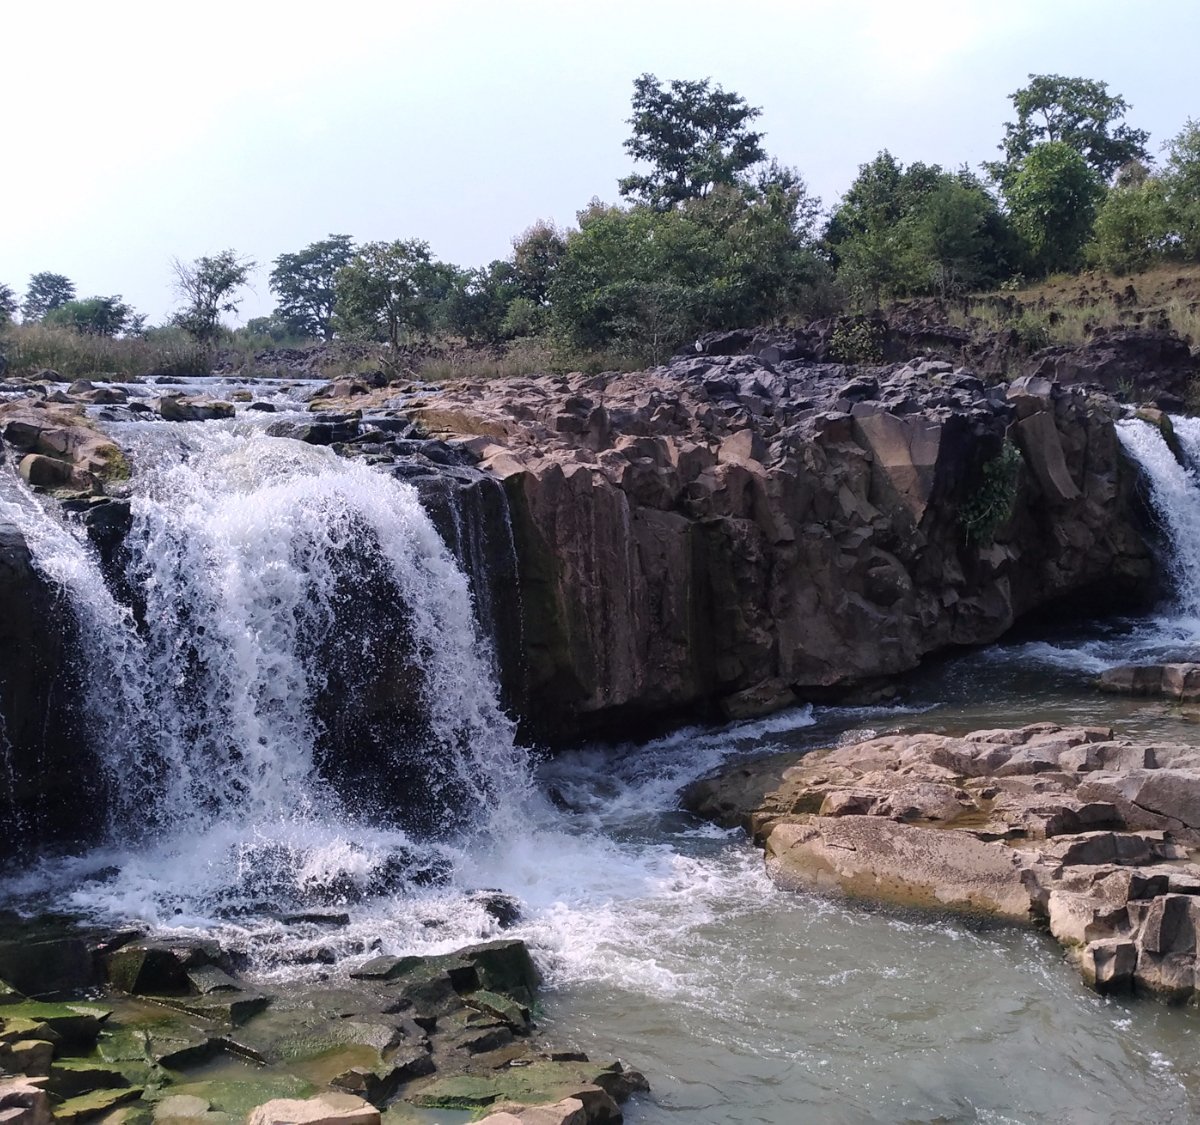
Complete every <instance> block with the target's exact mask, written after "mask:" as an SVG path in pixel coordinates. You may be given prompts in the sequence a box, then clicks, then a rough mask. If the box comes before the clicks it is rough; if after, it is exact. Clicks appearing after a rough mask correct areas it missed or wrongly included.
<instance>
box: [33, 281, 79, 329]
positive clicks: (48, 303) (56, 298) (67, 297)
mask: <svg viewBox="0 0 1200 1125" xmlns="http://www.w3.org/2000/svg"><path fill="white" fill-rule="evenodd" d="M74 299H75V285H74V283H73V282H72V281H71V280H70V279H69V278H67V277H64V276H63V275H62V274H61V273H35V274H34V275H33V276H32V277H31V278H30V279H29V288H28V289H26V290H25V302H24V304H22V305H21V317H22V318H23V319H24V320H41V319H42V317H44V316H45V315H46V314H47V313H48V312H50V311H51V309H56V308H58V306H59V305H63V304H66V303H67V301H72V300H74Z"/></svg>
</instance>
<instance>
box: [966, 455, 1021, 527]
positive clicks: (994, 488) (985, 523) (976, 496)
mask: <svg viewBox="0 0 1200 1125" xmlns="http://www.w3.org/2000/svg"><path fill="white" fill-rule="evenodd" d="M1020 470H1021V451H1020V450H1019V449H1018V448H1017V447H1016V445H1014V444H1013V443H1012V442H1011V441H1009V440H1008V439H1007V438H1006V439H1005V441H1004V445H1003V446H1002V448H1001V450H1000V452H999V453H998V454H997V455H996V456H995V457H993V458H992V459H991V460H990V461H987V462H985V463H984V466H983V470H982V474H981V476H982V479H981V480H980V482H979V486H978V487H977V488H976V489H975V491H974V492H973V493H972V494H971V496H969V497H968V498H967V501H966V503H965V504H963V506H962V508H961V509H960V511H959V515H958V519H959V523H960V524H961V525H962V529H963V536H964V538H965V539H966V541H967V542H968V543H971V544H975V545H977V546H984V545H986V544H988V543H990V542H991V541H992V539H993V538H994V537H995V534H996V532H997V531H998V530H999V529H1000V528H1001V527H1002V526H1003V525H1004V524H1005V523H1007V522H1008V520H1009V519H1010V518H1011V516H1012V514H1013V506H1014V504H1015V503H1016V500H1017V477H1018V475H1019V473H1020Z"/></svg>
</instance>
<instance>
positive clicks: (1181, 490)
mask: <svg viewBox="0 0 1200 1125" xmlns="http://www.w3.org/2000/svg"><path fill="white" fill-rule="evenodd" d="M1172 422H1173V424H1174V427H1175V433H1176V435H1177V436H1178V438H1179V442H1180V446H1181V447H1182V449H1183V451H1184V453H1185V456H1186V458H1187V460H1188V461H1190V462H1191V464H1190V465H1182V464H1180V462H1179V460H1178V459H1177V458H1176V456H1175V454H1174V453H1173V452H1172V451H1171V449H1170V447H1169V446H1168V445H1167V442H1166V440H1165V439H1164V437H1163V435H1162V432H1161V431H1160V430H1159V429H1158V427H1157V426H1154V425H1151V424H1150V423H1149V422H1146V421H1143V420H1141V419H1137V418H1129V419H1124V420H1122V421H1120V422H1118V423H1117V434H1118V436H1119V437H1120V439H1121V444H1122V445H1123V446H1124V448H1125V451H1126V452H1127V453H1128V454H1129V456H1130V457H1131V458H1132V459H1133V460H1134V461H1136V462H1137V463H1138V464H1139V465H1140V466H1141V469H1142V472H1143V473H1144V475H1145V479H1146V484H1147V487H1148V490H1149V494H1150V503H1151V506H1152V508H1153V511H1154V514H1155V517H1156V518H1157V520H1158V522H1159V524H1160V525H1161V527H1162V530H1163V533H1164V536H1165V538H1166V544H1167V556H1166V559H1165V562H1166V566H1167V570H1168V573H1169V575H1170V578H1171V584H1172V589H1173V595H1174V606H1173V608H1174V610H1175V612H1176V614H1178V615H1182V616H1185V617H1188V618H1200V470H1198V469H1197V467H1196V466H1197V465H1200V419H1195V418H1174V419H1172Z"/></svg>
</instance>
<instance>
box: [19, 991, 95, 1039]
mask: <svg viewBox="0 0 1200 1125" xmlns="http://www.w3.org/2000/svg"><path fill="white" fill-rule="evenodd" d="M111 1015H112V1009H111V1008H105V1007H102V1006H100V1005H98V1004H43V1003H40V1002H38V1001H35V1000H27V1001H25V1002H24V1003H22V1004H8V1005H6V1006H5V1008H4V1015H3V1019H4V1021H5V1026H6V1027H7V1026H8V1025H9V1022H10V1021H11V1020H21V1019H24V1020H31V1021H32V1022H33V1023H35V1024H44V1025H45V1026H46V1027H48V1028H49V1029H50V1030H51V1031H53V1032H54V1033H55V1034H56V1035H57V1036H58V1037H59V1038H60V1039H61V1040H62V1042H63V1044H64V1045H67V1046H72V1047H79V1046H91V1045H92V1044H93V1043H95V1042H96V1038H97V1036H99V1034H100V1029H101V1027H103V1025H104V1023H105V1021H107V1020H108V1018H109V1017H110V1016H111ZM43 1037H44V1036H41V1035H35V1036H30V1037H29V1038H43Z"/></svg>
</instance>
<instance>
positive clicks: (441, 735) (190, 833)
mask: <svg viewBox="0 0 1200 1125" xmlns="http://www.w3.org/2000/svg"><path fill="white" fill-rule="evenodd" d="M119 437H120V440H121V441H122V443H123V444H124V445H125V447H126V448H127V449H128V451H129V453H130V456H131V459H132V461H133V463H134V465H135V467H136V480H137V493H136V494H135V495H134V497H133V498H132V501H131V516H132V521H131V529H130V531H129V534H128V536H127V538H126V542H125V554H126V556H127V566H126V572H125V574H124V576H123V578H124V585H125V588H126V589H127V590H128V591H129V592H130V594H131V600H132V604H131V605H125V604H122V603H121V602H120V601H118V600H117V598H116V597H115V596H114V594H113V591H112V590H111V589H110V588H109V586H108V585H106V583H105V581H104V577H103V574H102V572H101V568H100V565H99V560H98V559H97V557H96V554H95V552H94V551H93V550H92V549H91V547H90V545H89V544H88V543H87V542H86V537H85V536H84V534H83V532H82V529H79V528H75V527H71V526H69V525H67V524H65V523H64V522H62V520H61V517H59V516H58V515H57V513H54V512H52V511H48V510H44V509H43V508H42V507H41V505H39V504H37V503H36V502H35V501H33V500H32V499H31V498H29V497H28V496H26V497H25V502H23V503H21V504H16V505H10V506H11V507H12V509H13V511H12V512H11V513H9V512H8V510H7V508H6V514H7V515H11V517H12V518H13V519H14V522H17V523H18V526H19V527H20V528H21V530H22V532H23V533H24V534H25V536H26V539H27V541H28V543H29V545H30V549H31V551H32V554H33V557H34V560H35V563H36V565H37V566H38V567H39V569H41V570H42V572H43V573H44V574H45V575H46V576H47V577H48V578H50V579H51V580H53V581H54V582H55V583H56V584H57V585H59V586H60V587H61V588H62V589H63V590H64V591H65V592H66V594H67V596H68V598H69V600H70V604H71V607H72V609H73V612H74V613H75V615H76V617H77V619H78V621H79V624H80V634H81V638H82V642H81V643H82V645H83V652H82V653H81V664H82V667H83V670H84V675H83V681H84V691H85V692H86V696H87V705H88V713H89V716H90V719H91V737H92V741H93V743H94V746H95V749H96V752H97V755H98V757H99V759H100V761H101V763H102V767H103V771H104V773H105V775H106V776H105V788H106V791H107V794H108V800H109V803H110V811H111V846H112V847H113V848H115V849H118V851H120V852H121V853H122V854H123V855H124V857H125V860H126V862H124V866H123V868H122V874H121V875H119V876H118V877H117V878H116V886H113V885H112V882H113V880H112V877H111V875H109V876H108V879H109V884H110V885H109V888H108V890H107V891H105V894H108V895H109V897H110V898H111V897H112V896H114V895H115V896H117V897H121V896H125V897H126V898H127V899H129V896H133V899H131V900H129V901H127V903H126V911H127V912H128V913H133V914H138V915H140V916H142V917H147V916H156V915H157V916H162V915H163V914H164V913H165V914H167V915H170V914H171V913H172V912H175V913H177V914H178V913H180V912H182V913H184V914H188V913H189V912H192V911H195V912H197V913H204V910H205V909H206V908H207V907H210V906H211V905H212V903H213V902H214V901H215V902H217V903H218V904H221V903H223V904H224V905H225V906H226V907H230V908H237V907H238V906H239V904H240V905H243V906H245V905H248V904H250V903H257V904H259V905H260V906H261V904H262V903H263V901H264V900H265V901H266V902H267V903H269V904H270V905H271V906H273V907H277V908H279V909H288V908H294V907H296V906H302V905H307V904H310V903H312V902H314V901H316V902H335V901H336V902H346V901H354V900H355V898H356V897H357V896H361V895H363V894H368V895H369V894H372V893H386V892H393V891H395V890H396V889H398V887H400V886H402V885H403V884H405V882H406V881H411V880H413V879H416V880H418V881H420V880H428V879H430V878H436V877H439V876H440V875H443V874H444V873H445V871H446V870H447V869H448V867H449V866H450V865H451V864H452V863H453V856H454V854H455V853H454V848H455V847H457V846H460V845H461V843H462V841H463V840H464V839H465V838H467V837H471V836H475V837H478V836H480V835H481V834H486V833H488V832H491V831H496V830H497V825H498V824H500V823H501V822H503V821H504V820H505V818H506V817H507V818H509V819H511V818H512V817H513V815H514V810H515V809H516V808H517V807H518V806H519V805H520V803H521V801H522V800H523V799H524V797H525V794H526V790H527V786H528V777H529V766H528V762H527V760H526V754H525V751H524V750H523V749H522V748H520V747H519V746H518V745H517V744H516V742H515V739H514V731H513V727H512V724H511V722H510V721H509V719H508V718H507V716H506V715H505V714H504V713H503V711H502V710H501V708H500V706H499V703H498V699H497V689H496V684H495V680H494V678H493V672H492V660H491V648H490V640H489V638H487V637H486V636H484V635H482V634H481V632H480V629H479V627H478V625H477V618H476V613H475V607H474V605H473V601H472V595H471V590H470V588H469V584H468V580H467V578H466V576H465V575H464V573H463V571H462V569H460V567H459V566H458V565H457V563H456V562H455V560H454V558H453V557H452V555H451V554H450V552H449V551H448V549H447V547H446V545H445V544H444V543H443V542H442V540H441V538H440V537H439V535H438V533H437V531H436V529H435V528H434V526H433V524H432V523H431V521H430V519H429V518H428V516H427V514H426V512H425V510H424V509H423V507H422V505H421V503H420V500H419V498H418V495H417V492H416V490H415V489H414V488H413V487H412V486H411V485H409V484H406V483H404V482H402V481H399V480H396V479H394V478H393V477H391V476H388V475H386V474H385V473H384V472H381V471H378V470H376V469H373V468H371V467H370V466H367V465H365V464H363V463H362V462H360V461H356V460H352V459H347V458H343V457H339V456H338V455H336V454H335V453H333V452H332V451H331V450H329V449H326V448H321V447H316V446H310V445H306V444H304V443H302V442H299V441H294V440H290V439H287V438H278V437H269V436H267V435H266V434H265V433H264V432H263V431H262V429H261V426H258V425H255V424H253V423H248V422H231V423H193V424H184V425H177V426H166V425H164V424H162V423H132V424H126V425H123V426H121V427H120V434H119ZM131 849H132V850H131ZM138 849H141V854H142V855H143V856H144V857H149V856H150V855H151V854H153V858H154V863H153V864H148V863H144V862H142V859H140V858H139V855H138V852H137V850H138ZM138 884H141V885H140V886H139V885H138ZM134 900H136V901H134Z"/></svg>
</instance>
